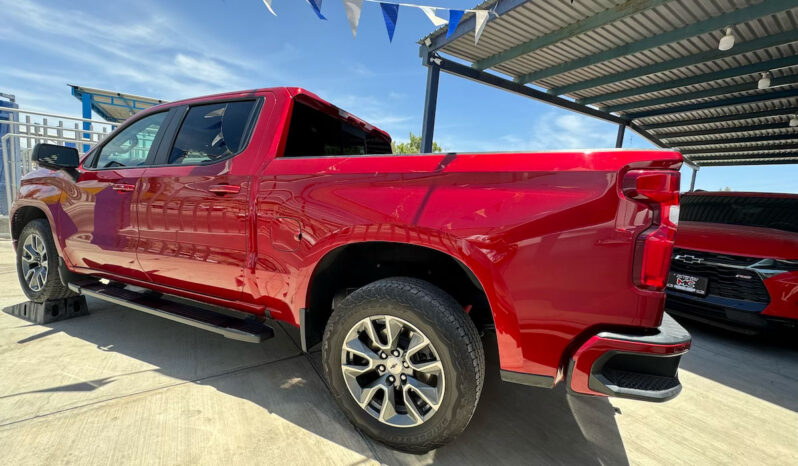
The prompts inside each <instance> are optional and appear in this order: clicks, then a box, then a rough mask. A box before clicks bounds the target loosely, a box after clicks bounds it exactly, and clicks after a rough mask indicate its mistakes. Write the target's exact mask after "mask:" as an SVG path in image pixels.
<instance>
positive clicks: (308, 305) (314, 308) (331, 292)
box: [299, 241, 493, 351]
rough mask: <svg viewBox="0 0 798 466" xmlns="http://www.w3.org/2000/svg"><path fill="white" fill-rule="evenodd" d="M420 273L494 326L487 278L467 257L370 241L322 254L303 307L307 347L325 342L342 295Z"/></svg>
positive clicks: (477, 320)
mask: <svg viewBox="0 0 798 466" xmlns="http://www.w3.org/2000/svg"><path fill="white" fill-rule="evenodd" d="M397 276H404V277H412V278H419V279H422V280H425V281H428V282H430V283H432V284H433V285H436V286H438V287H439V288H441V289H443V290H444V291H446V292H447V293H449V294H451V295H452V296H453V297H454V298H455V300H457V301H458V302H459V303H460V304H461V305H462V306H463V307H464V312H468V313H469V314H470V315H471V317H472V318H473V319H474V320H475V323H476V324H477V326H478V327H480V326H481V327H485V326H492V325H493V314H492V311H491V307H490V303H489V301H488V297H487V294H486V293H485V289H484V287H483V285H482V283H481V282H480V281H479V279H478V278H477V276H476V274H474V272H473V271H472V270H471V268H469V267H468V266H467V265H466V264H465V263H463V261H462V260H460V259H458V258H456V257H454V256H452V255H450V254H448V253H446V252H442V251H439V250H437V249H434V248H430V247H427V246H420V245H416V244H411V243H399V242H386V241H367V242H358V243H350V244H346V245H342V246H338V247H336V248H334V249H332V250H330V251H328V252H327V253H326V254H325V255H324V257H322V259H321V260H319V261H318V262H317V264H316V266H315V268H314V270H313V273H312V274H311V276H310V279H309V282H308V287H307V296H306V299H305V307H304V308H302V309H301V310H300V319H299V320H300V322H299V323H300V333H301V341H302V349H303V350H305V351H307V350H308V349H310V348H311V347H312V346H314V345H315V344H317V343H319V342H321V339H322V335H323V334H324V327H325V326H326V324H327V320H328V319H329V317H330V315H331V314H332V312H333V310H334V302H335V301H337V298H339V297H341V296H345V295H346V294H347V293H348V292H350V291H353V290H354V289H356V288H359V287H361V286H364V285H367V284H368V283H372V282H374V281H377V280H380V279H382V278H389V277H397Z"/></svg>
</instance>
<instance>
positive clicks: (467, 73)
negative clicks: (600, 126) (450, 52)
mask: <svg viewBox="0 0 798 466" xmlns="http://www.w3.org/2000/svg"><path fill="white" fill-rule="evenodd" d="M429 60H430V61H432V62H433V63H435V64H437V65H438V66H440V67H441V71H445V72H446V73H449V74H453V75H455V76H460V77H462V78H466V79H470V80H472V81H476V82H479V83H482V84H487V85H488V86H493V87H496V88H499V89H502V90H505V91H509V92H512V93H514V94H518V95H522V96H524V97H529V98H532V99H535V100H540V101H543V102H546V103H548V104H551V105H556V106H557V107H561V108H564V109H566V110H571V111H572V112H577V113H581V114H582V115H587V116H591V117H593V118H598V119H600V120H604V121H609V122H612V123H616V124H628V123H629V120H628V119H626V118H623V117H619V116H615V115H612V114H610V113H605V112H602V111H601V110H597V109H595V108H593V107H588V106H587V105H580V104H577V103H576V102H574V101H572V100H568V99H563V98H562V97H557V96H554V95H551V94H547V93H546V92H543V91H539V90H537V89H533V88H531V87H529V86H524V85H523V84H518V83H514V82H512V81H510V80H508V79H504V78H501V77H499V76H496V75H495V74H491V73H486V72H485V71H479V70H475V69H473V68H471V67H470V66H466V65H461V64H460V63H456V62H453V61H450V60H446V59H444V58H440V57H438V56H433V57H430V58H429Z"/></svg>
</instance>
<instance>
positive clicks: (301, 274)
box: [15, 88, 682, 377]
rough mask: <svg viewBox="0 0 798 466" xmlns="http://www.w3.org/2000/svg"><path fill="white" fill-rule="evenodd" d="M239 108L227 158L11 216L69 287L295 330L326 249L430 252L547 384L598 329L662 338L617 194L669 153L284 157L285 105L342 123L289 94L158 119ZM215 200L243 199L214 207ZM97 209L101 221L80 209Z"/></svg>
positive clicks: (40, 191) (669, 164) (32, 191)
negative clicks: (214, 307) (633, 175)
mask: <svg viewBox="0 0 798 466" xmlns="http://www.w3.org/2000/svg"><path fill="white" fill-rule="evenodd" d="M247 96H261V97H264V98H265V99H267V101H268V102H267V103H268V105H264V108H263V111H262V112H261V114H260V117H259V120H258V123H257V125H256V128H255V130H254V133H253V136H252V138H251V141H250V143H249V145H248V147H247V149H246V150H245V151H244V152H242V153H241V154H239V155H237V156H235V157H233V158H231V159H228V160H226V161H224V162H220V163H218V164H214V165H206V166H199V167H153V168H147V169H146V170H142V169H139V170H138V172H137V173H133V171H132V170H119V171H118V172H121V171H126V172H131V173H121V176H120V173H116V175H113V174H112V173H114V172H110V171H103V172H91V171H87V170H84V169H82V168H80V169H78V180H77V182H76V183H71V182H70V181H69V180H68V178H64V177H62V176H61V175H54V174H53V172H50V171H48V170H39V171H38V172H35V173H34V174H32V175H29V176H27V177H26V178H25V180H24V181H23V188H24V189H23V191H21V193H22V194H21V197H22V198H23V199H22V200H20V201H18V204H17V206H15V208H16V207H18V206H21V205H26V204H25V203H36V205H42V206H46V209H47V210H48V212H51V213H48V217H49V218H50V219H51V223H52V224H53V227H54V228H53V229H54V231H55V232H56V235H57V236H58V242H59V247H61V248H62V250H63V254H64V256H65V257H66V259H67V265H68V267H69V268H70V269H72V270H74V271H77V272H82V273H93V274H96V275H100V276H105V277H111V278H114V279H117V280H122V281H128V282H131V283H135V284H139V285H143V286H149V287H150V288H153V289H158V290H159V291H165V292H169V293H174V294H179V295H182V296H187V297H190V298H193V299H201V300H205V301H208V302H212V303H214V304H223V305H227V306H230V307H234V308H236V309H241V310H246V311H248V312H253V313H263V312H264V310H265V309H268V310H269V311H270V313H271V315H272V317H274V318H276V319H279V320H283V321H286V322H289V323H291V324H294V325H299V320H300V319H299V315H300V309H302V308H304V307H305V306H306V304H307V303H306V301H307V296H308V292H309V288H310V286H311V283H310V282H311V277H312V275H313V272H314V270H315V268H316V266H317V265H318V263H319V261H320V260H321V259H322V258H323V257H325V255H326V254H329V253H330V252H331V251H334V250H335V249H336V248H338V247H341V246H344V245H347V244H352V243H358V242H369V241H387V242H400V243H409V244H415V245H420V246H424V247H428V248H433V249H436V250H438V251H442V252H444V253H447V254H449V255H451V256H452V257H454V258H456V259H458V260H459V261H460V262H462V263H463V264H464V265H465V266H466V267H467V268H468V269H470V271H472V272H473V274H474V276H475V277H476V278H477V279H478V281H479V282H480V283H481V285H482V287H483V288H484V290H485V292H486V294H487V298H488V301H489V304H490V307H491V311H492V312H493V315H494V321H495V326H496V330H497V334H498V342H499V352H500V357H501V367H502V369H505V370H509V371H515V372H524V373H530V374H538V375H545V376H550V377H557V376H558V375H559V374H561V370H562V367H563V364H564V361H566V360H567V358H568V357H569V356H570V355H571V353H572V352H573V351H575V350H576V349H577V348H578V347H579V345H580V344H581V343H583V342H584V341H586V340H588V339H589V338H590V337H591V336H592V335H595V334H596V333H597V332H598V331H599V330H601V329H604V328H619V327H621V328H623V327H648V328H652V327H657V326H658V325H659V323H660V321H661V318H662V309H663V304H664V293H663V292H662V291H661V290H643V289H641V288H638V287H636V286H635V285H634V284H633V282H632V274H633V270H632V269H633V261H634V255H635V239H636V237H637V236H638V235H639V234H640V233H641V232H642V231H644V230H646V229H647V228H648V227H649V226H650V225H651V222H652V218H653V214H652V211H651V210H650V209H649V208H648V207H647V206H646V205H644V204H642V203H640V202H637V201H632V200H630V199H627V198H626V197H625V196H624V195H623V193H622V192H621V182H620V179H621V177H622V176H623V174H624V173H625V172H627V171H628V170H630V169H633V168H658V169H670V170H678V169H679V167H680V166H681V162H682V158H681V156H680V155H679V154H678V153H676V152H670V151H635V150H625V151H620V150H607V151H563V152H549V153H536V154H529V153H495V154H429V155H409V156H391V155H387V156H352V157H302V158H282V157H281V155H282V152H283V141H284V139H285V134H286V130H287V124H288V121H289V116H290V113H291V105H292V101H293V99H294V98H300V97H301V98H302V99H305V101H308V100H312V101H315V102H316V104H317V105H318V106H319V107H320V108H322V109H326V110H325V111H329V112H331V113H336V112H337V109H336V108H335V107H332V106H331V105H330V104H328V103H326V102H324V101H322V100H321V99H318V98H317V97H315V96H314V95H313V94H310V93H308V92H307V91H304V90H300V89H294V88H290V89H286V88H280V89H269V90H258V91H247V92H240V93H231V94H225V95H222V96H212V97H206V98H201V99H193V100H190V101H183V102H176V103H173V104H169V105H182V104H186V103H188V104H191V103H200V102H204V101H207V100H216V99H219V98H226V97H230V98H237V97H247ZM298 96H300V97H298ZM163 107H164V106H161V107H159V108H163ZM156 110H157V109H155V110H148V111H147V113H149V112H151V111H156ZM346 117H347V118H348V119H349V121H350V122H353V123H355V124H357V125H360V126H362V127H363V128H365V129H366V130H368V131H380V130H378V129H375V128H373V127H372V126H371V125H368V124H367V123H365V122H363V121H362V120H359V119H357V118H355V117H352V116H350V115H348V114H346ZM380 132H381V131H380ZM99 173H102V174H99ZM114 176H116V178H114ZM53 180H57V183H58V187H56V188H53V187H51V186H49V184H51V183H52V182H53ZM119 182H125V183H134V184H136V186H137V189H136V191H135V193H128V194H125V195H122V196H120V195H119V193H117V192H115V191H113V189H112V186H113V184H114V183H119ZM216 184H225V185H235V186H240V188H241V189H240V191H239V192H238V193H228V194H215V193H211V192H210V190H209V187H210V186H211V185H216ZM46 190H49V191H47V193H50V194H49V195H47V196H45V194H47V193H45V191H46ZM59 190H60V191H62V192H63V194H61V195H58V191H59ZM114 196H116V197H114ZM100 199H102V200H104V201H103V202H107V203H108V206H107V207H106V208H104V209H103V211H102V212H99V211H97V210H96V209H95V210H92V209H91V208H90V203H91V202H97V201H98V200H100ZM112 201H113V205H112ZM112 210H113V211H112ZM131 232H134V233H131ZM135 232H137V233H135Z"/></svg>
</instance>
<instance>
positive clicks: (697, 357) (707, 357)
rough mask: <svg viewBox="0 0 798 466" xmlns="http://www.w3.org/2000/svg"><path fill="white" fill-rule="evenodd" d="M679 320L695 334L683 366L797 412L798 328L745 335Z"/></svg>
mask: <svg viewBox="0 0 798 466" xmlns="http://www.w3.org/2000/svg"><path fill="white" fill-rule="evenodd" d="M678 320H679V323H680V324H682V325H683V326H684V327H685V328H686V329H687V330H688V331H689V332H690V334H691V335H692V336H693V345H692V348H691V349H690V351H689V352H688V353H687V355H685V356H684V358H682V363H681V366H680V367H681V368H682V369H684V370H686V371H689V372H692V373H694V374H697V375H700V376H702V377H706V378H708V379H711V380H713V381H715V382H718V383H720V384H723V385H726V386H728V387H731V388H734V389H736V390H739V391H741V392H744V393H747V394H749V395H752V396H755V397H757V398H759V399H762V400H765V401H768V402H770V403H773V404H776V405H779V406H781V407H783V408H786V409H789V410H791V411H794V412H798V397H796V396H795V393H796V392H795V390H796V388H795V387H796V386H798V341H797V340H796V338H795V337H796V335H798V330H792V333H788V332H773V331H771V332H766V333H762V334H760V335H745V334H742V333H738V332H734V331H732V330H727V329H724V328H719V327H714V326H712V325H708V324H704V323H700V322H696V321H693V320H690V319H687V318H683V317H678Z"/></svg>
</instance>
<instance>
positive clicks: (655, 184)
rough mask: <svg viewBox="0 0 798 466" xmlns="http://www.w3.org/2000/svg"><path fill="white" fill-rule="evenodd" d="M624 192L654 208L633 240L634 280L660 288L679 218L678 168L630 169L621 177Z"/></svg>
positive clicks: (668, 265)
mask: <svg viewBox="0 0 798 466" xmlns="http://www.w3.org/2000/svg"><path fill="white" fill-rule="evenodd" d="M623 193H624V195H626V197H628V198H629V199H633V200H635V201H639V202H642V203H644V204H646V205H647V206H648V207H649V209H651V211H652V212H653V219H652V222H651V226H650V227H649V228H648V229H646V230H645V231H643V232H642V233H640V234H639V235H638V237H637V240H636V243H635V261H634V268H633V271H634V272H633V273H634V282H635V284H636V285H638V286H640V287H643V288H653V289H663V288H665V283H666V282H667V279H668V269H669V268H670V263H671V253H672V252H673V239H674V237H675V235H676V225H677V224H678V222H679V172H678V171H675V170H630V171H628V172H627V173H626V175H624V177H623Z"/></svg>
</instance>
